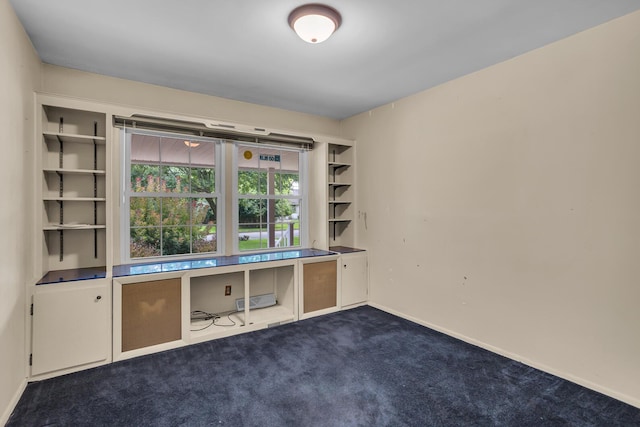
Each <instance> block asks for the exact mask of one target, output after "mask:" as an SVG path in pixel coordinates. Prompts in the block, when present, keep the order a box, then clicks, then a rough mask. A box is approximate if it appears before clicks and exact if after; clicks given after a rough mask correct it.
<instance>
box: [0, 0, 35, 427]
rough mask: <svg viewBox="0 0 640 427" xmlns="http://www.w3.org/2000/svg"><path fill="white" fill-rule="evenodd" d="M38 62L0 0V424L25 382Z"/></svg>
mask: <svg viewBox="0 0 640 427" xmlns="http://www.w3.org/2000/svg"><path fill="white" fill-rule="evenodd" d="M39 77H40V61H39V59H38V57H37V56H36V54H35V51H34V49H33V47H32V46H31V42H30V41H29V39H28V38H27V35H26V34H25V32H24V30H23V28H22V26H21V25H20V22H19V21H18V19H17V18H16V16H15V13H14V11H13V9H12V7H11V6H10V5H9V2H8V0H0V94H2V96H0V147H1V151H2V158H3V162H2V167H0V200H2V208H0V224H3V228H2V234H1V236H2V237H1V240H2V244H1V245H0V271H1V272H2V275H1V276H0V378H2V380H1V381H0V424H4V422H5V421H6V418H7V417H8V416H9V414H10V411H11V410H12V408H13V405H14V404H15V401H16V399H17V398H18V397H19V394H20V393H21V391H22V388H23V387H24V385H25V376H26V363H27V356H26V352H25V307H26V301H25V289H26V288H25V285H26V281H27V280H28V277H29V276H28V271H29V268H30V265H28V260H29V254H30V248H29V243H30V242H31V241H32V237H33V235H32V228H33V227H31V224H32V220H33V218H32V217H31V215H32V212H33V203H32V197H33V191H32V186H33V185H34V184H33V177H32V172H33V158H32V157H31V156H32V154H33V129H34V123H33V110H34V102H33V91H34V90H36V89H37V88H38V84H39Z"/></svg>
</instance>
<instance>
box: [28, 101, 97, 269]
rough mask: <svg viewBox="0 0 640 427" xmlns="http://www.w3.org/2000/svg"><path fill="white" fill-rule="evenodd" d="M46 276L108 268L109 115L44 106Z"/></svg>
mask: <svg viewBox="0 0 640 427" xmlns="http://www.w3.org/2000/svg"><path fill="white" fill-rule="evenodd" d="M39 107H40V108H41V116H42V121H41V125H40V128H39V132H40V134H41V135H42V136H41V141H42V142H41V145H40V147H41V148H40V152H41V159H42V161H41V170H42V190H41V200H42V222H41V228H42V231H43V241H44V245H43V259H42V271H43V272H47V271H51V270H64V269H74V268H86V267H97V266H106V264H107V262H106V260H107V248H106V246H107V245H106V241H107V233H106V229H107V225H106V223H107V221H106V219H107V209H106V202H107V195H106V189H107V154H108V150H107V144H106V139H107V138H106V133H107V129H106V123H107V121H106V114H105V113H102V112H96V111H88V110H84V109H80V108H74V107H69V106H67V105H65V103H64V102H61V103H55V102H51V103H49V102H42V103H40V104H39Z"/></svg>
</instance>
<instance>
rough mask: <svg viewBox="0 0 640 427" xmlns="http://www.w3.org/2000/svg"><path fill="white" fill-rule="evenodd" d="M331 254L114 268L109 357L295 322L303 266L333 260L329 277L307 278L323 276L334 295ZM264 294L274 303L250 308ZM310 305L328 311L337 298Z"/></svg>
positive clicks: (301, 251)
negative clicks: (317, 304)
mask: <svg viewBox="0 0 640 427" xmlns="http://www.w3.org/2000/svg"><path fill="white" fill-rule="evenodd" d="M338 258H339V254H338V253H336V252H332V251H324V250H318V249H299V250H287V251H273V252H266V253H259V254H250V255H231V256H218V257H211V258H201V259H189V260H172V261H162V262H156V263H144V264H128V265H119V266H115V267H114V268H113V359H114V360H120V359H126V358H129V357H135V356H139V355H143V354H149V353H153V352H157V351H162V350H167V349H171V348H176V347H180V346H184V345H189V344H194V343H197V342H202V341H207V340H211V339H216V338H221V337H225V336H229V335H235V334H238V333H244V332H249V331H254V330H257V329H262V328H266V327H271V326H276V325H280V324H283V323H287V322H293V321H296V320H298V319H300V316H301V313H300V309H299V307H300V303H301V300H302V301H304V300H303V296H304V281H305V280H310V279H309V278H308V275H307V278H305V277H304V274H303V273H304V271H306V267H305V266H307V265H313V266H316V265H320V263H322V265H325V264H324V263H328V264H333V277H330V276H326V275H325V276H317V275H316V276H313V279H314V281H315V280H316V279H318V280H325V281H326V280H327V277H329V279H330V283H328V284H327V285H326V287H327V288H332V289H333V293H334V294H337V293H338V280H337V273H336V271H337V260H338ZM264 295H268V296H269V298H274V299H275V304H271V305H269V306H267V307H263V308H257V309H252V308H251V301H257V300H258V299H260V298H261V296H264ZM238 300H242V303H243V304H241V305H238V304H237V301H238ZM245 301H249V303H248V304H244V302H245ZM307 306H308V303H307ZM318 307H320V308H318V309H317V310H320V309H322V310H321V311H320V312H321V313H324V312H326V310H334V311H335V310H338V309H339V302H338V300H337V299H336V298H335V297H334V299H333V302H332V303H329V304H326V303H323V304H321V305H319V306H318ZM303 314H305V315H306V313H303ZM304 317H306V316H304Z"/></svg>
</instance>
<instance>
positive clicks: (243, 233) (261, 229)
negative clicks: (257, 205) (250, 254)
mask: <svg viewBox="0 0 640 427" xmlns="http://www.w3.org/2000/svg"><path fill="white" fill-rule="evenodd" d="M238 239H239V242H238V247H239V248H240V250H241V251H249V250H255V249H266V248H268V234H267V226H266V224H242V225H241V226H240V233H239V234H238Z"/></svg>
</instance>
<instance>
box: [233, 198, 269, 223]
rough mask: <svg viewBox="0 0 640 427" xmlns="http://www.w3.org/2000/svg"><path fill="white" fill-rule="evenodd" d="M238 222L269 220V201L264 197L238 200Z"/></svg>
mask: <svg viewBox="0 0 640 427" xmlns="http://www.w3.org/2000/svg"><path fill="white" fill-rule="evenodd" d="M238 222H239V223H240V224H250V223H265V222H267V201H266V200H264V199H240V200H238Z"/></svg>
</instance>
